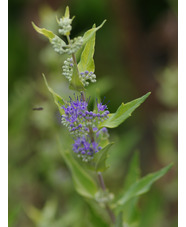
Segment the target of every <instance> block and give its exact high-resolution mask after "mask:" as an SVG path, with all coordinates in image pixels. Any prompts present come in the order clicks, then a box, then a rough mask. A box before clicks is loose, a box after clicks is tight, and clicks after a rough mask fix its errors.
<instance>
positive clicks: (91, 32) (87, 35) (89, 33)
mask: <svg viewBox="0 0 186 227" xmlns="http://www.w3.org/2000/svg"><path fill="white" fill-rule="evenodd" d="M105 22H106V20H104V21H103V22H102V23H101V24H100V26H98V27H93V28H91V29H89V30H88V31H86V32H85V34H84V35H83V45H82V47H81V48H80V49H79V50H78V51H77V52H76V59H77V62H79V61H80V57H81V54H82V51H83V50H84V47H85V44H86V43H87V42H88V41H89V40H90V39H91V38H92V36H93V35H94V34H95V32H96V31H97V30H99V29H100V28H101V27H102V26H103V25H104V23H105Z"/></svg>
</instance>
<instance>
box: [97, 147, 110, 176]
mask: <svg viewBox="0 0 186 227" xmlns="http://www.w3.org/2000/svg"><path fill="white" fill-rule="evenodd" d="M112 145H113V143H109V144H108V145H107V146H105V147H104V148H103V149H101V150H100V151H99V152H97V153H96V154H95V155H94V159H95V170H96V171H97V172H103V171H105V170H106V169H108V166H107V164H106V161H107V158H108V151H109V149H110V147H111V146H112Z"/></svg>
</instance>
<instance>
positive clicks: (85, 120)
mask: <svg viewBox="0 0 186 227" xmlns="http://www.w3.org/2000/svg"><path fill="white" fill-rule="evenodd" d="M88 102H89V100H84V99H82V96H77V97H76V96H75V95H74V100H73V99H72V98H71V97H70V101H69V102H67V103H66V104H65V105H63V106H62V108H63V110H64V114H63V115H62V116H61V121H62V124H63V125H64V126H66V127H67V128H68V130H69V132H70V133H71V134H72V135H73V139H74V144H73V151H74V152H75V153H77V155H78V157H80V158H81V159H82V160H83V161H89V160H91V159H92V158H93V156H94V154H95V153H97V152H99V151H100V150H101V149H102V147H101V146H99V141H100V139H101V138H105V137H107V138H108V132H107V129H106V128H102V129H101V130H99V131H98V125H99V123H100V122H101V121H103V120H104V119H106V118H107V117H108V114H109V111H108V110H106V109H107V105H103V104H102V103H97V107H98V108H97V111H96V110H94V111H89V110H88ZM99 135H102V136H101V137H100V136H99Z"/></svg>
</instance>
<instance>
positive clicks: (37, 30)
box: [32, 22, 56, 42]
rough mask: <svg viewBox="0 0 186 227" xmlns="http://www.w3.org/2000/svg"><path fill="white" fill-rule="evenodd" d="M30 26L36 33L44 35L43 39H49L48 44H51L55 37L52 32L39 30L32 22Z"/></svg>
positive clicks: (43, 29)
mask: <svg viewBox="0 0 186 227" xmlns="http://www.w3.org/2000/svg"><path fill="white" fill-rule="evenodd" d="M32 26H33V27H34V29H35V30H36V32H38V33H40V34H42V35H44V36H45V37H47V38H48V39H49V41H50V42H52V39H53V38H54V37H55V36H56V35H55V34H54V33H53V32H51V31H49V30H47V29H45V28H39V27H38V26H36V25H35V24H34V22H32Z"/></svg>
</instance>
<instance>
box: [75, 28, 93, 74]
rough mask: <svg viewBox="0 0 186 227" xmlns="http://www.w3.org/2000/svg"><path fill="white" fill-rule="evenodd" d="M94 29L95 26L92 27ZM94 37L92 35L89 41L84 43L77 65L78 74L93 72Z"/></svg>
mask: <svg viewBox="0 0 186 227" xmlns="http://www.w3.org/2000/svg"><path fill="white" fill-rule="evenodd" d="M94 28H95V26H94ZM95 37H96V33H94V34H93V35H92V37H91V38H90V40H89V41H88V42H87V43H86V45H85V48H84V50H83V52H82V54H81V60H80V62H79V64H78V68H79V71H80V72H85V71H86V70H87V71H89V72H94V70H95V65H94V59H93V56H94V48H95Z"/></svg>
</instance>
